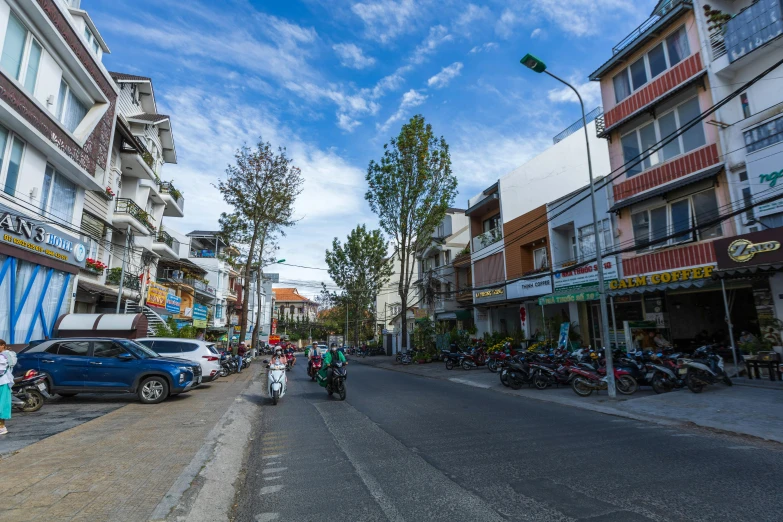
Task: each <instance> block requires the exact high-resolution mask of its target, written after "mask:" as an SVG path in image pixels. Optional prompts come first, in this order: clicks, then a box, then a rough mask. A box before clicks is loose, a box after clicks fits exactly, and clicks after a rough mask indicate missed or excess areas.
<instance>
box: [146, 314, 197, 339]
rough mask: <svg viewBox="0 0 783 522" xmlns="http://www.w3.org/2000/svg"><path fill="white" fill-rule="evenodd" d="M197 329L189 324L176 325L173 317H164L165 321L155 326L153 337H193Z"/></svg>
mask: <svg viewBox="0 0 783 522" xmlns="http://www.w3.org/2000/svg"><path fill="white" fill-rule="evenodd" d="M197 334H198V330H197V329H196V328H194V327H193V326H191V325H187V326H183V327H182V328H178V327H177V321H175V320H174V318H173V317H169V318H168V319H166V322H165V323H163V324H159V325H156V326H155V337H164V338H174V339H195V338H196V335H197Z"/></svg>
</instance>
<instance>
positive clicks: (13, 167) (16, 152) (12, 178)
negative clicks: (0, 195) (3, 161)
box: [3, 137, 24, 196]
mask: <svg viewBox="0 0 783 522" xmlns="http://www.w3.org/2000/svg"><path fill="white" fill-rule="evenodd" d="M23 152H24V143H23V142H22V141H21V140H20V139H19V138H16V137H14V142H13V144H12V145H11V158H10V161H9V162H8V172H6V175H5V187H4V188H3V190H4V191H5V193H6V194H8V195H10V196H15V195H16V182H17V181H18V179H19V167H20V165H21V164H22V153H23Z"/></svg>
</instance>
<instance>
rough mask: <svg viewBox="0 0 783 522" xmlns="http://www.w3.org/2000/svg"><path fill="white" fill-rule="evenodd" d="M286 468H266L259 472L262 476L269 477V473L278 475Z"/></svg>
mask: <svg viewBox="0 0 783 522" xmlns="http://www.w3.org/2000/svg"><path fill="white" fill-rule="evenodd" d="M287 469H288V468H266V469H265V470H263V471H261V473H263V474H264V475H269V474H270V473H280V472H281V471H285V470H287Z"/></svg>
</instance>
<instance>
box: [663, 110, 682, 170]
mask: <svg viewBox="0 0 783 522" xmlns="http://www.w3.org/2000/svg"><path fill="white" fill-rule="evenodd" d="M658 128H659V129H660V132H661V140H665V139H666V138H667V137H669V136H671V135H672V134H674V133H675V132H677V118H676V116H675V113H674V111H671V112H669V113H667V114H664V115H663V116H661V117H660V118H659V119H658ZM660 152H661V154H662V156H663V161H667V160H670V159H672V158H673V157H675V156H678V155H679V154H680V153H681V151H680V139H679V138H675V139H674V140H672V141H671V142H670V143H667V144H666V145H664V146H663V149H661V151H660Z"/></svg>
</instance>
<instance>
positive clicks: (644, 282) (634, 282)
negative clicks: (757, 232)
mask: <svg viewBox="0 0 783 522" xmlns="http://www.w3.org/2000/svg"><path fill="white" fill-rule="evenodd" d="M714 269H715V267H714V266H711V265H709V266H699V267H696V268H685V269H682V270H671V271H669V272H660V273H658V274H650V275H638V276H635V277H627V278H625V279H619V280H617V281H609V289H610V290H622V289H624V288H637V287H639V286H650V285H661V284H669V283H677V282H683V281H691V280H695V279H708V278H710V277H711V276H712V271H713V270H714Z"/></svg>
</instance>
